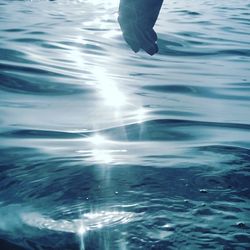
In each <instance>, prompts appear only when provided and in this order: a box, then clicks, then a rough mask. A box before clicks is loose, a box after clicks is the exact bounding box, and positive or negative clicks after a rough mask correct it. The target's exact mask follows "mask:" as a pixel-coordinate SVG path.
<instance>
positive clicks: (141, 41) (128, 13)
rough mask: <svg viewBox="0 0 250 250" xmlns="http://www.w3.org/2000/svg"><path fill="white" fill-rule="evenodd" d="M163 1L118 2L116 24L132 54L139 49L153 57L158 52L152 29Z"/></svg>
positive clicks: (125, 0)
mask: <svg viewBox="0 0 250 250" xmlns="http://www.w3.org/2000/svg"><path fill="white" fill-rule="evenodd" d="M162 3H163V0H120V6H119V17H118V22H119V24H120V27H121V30H122V33H123V37H124V39H125V41H126V42H127V43H128V45H129V46H130V47H131V48H132V50H133V51H134V52H138V51H139V50H140V49H143V50H145V51H146V52H147V53H148V54H150V55H153V54H155V53H157V52H158V46H157V43H156V42H157V34H156V33H155V31H154V29H153V27H154V25H155V22H156V20H157V17H158V15H159V12H160V9H161V6H162Z"/></svg>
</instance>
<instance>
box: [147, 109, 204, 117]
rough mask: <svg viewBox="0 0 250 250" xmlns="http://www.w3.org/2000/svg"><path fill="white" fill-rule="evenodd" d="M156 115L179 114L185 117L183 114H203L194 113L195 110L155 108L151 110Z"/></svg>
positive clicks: (192, 115) (189, 115)
mask: <svg viewBox="0 0 250 250" xmlns="http://www.w3.org/2000/svg"><path fill="white" fill-rule="evenodd" d="M151 113H152V114H154V115H163V116H171V115H173V116H178V117H183V116H187V117H199V116H201V115H200V114H198V113H194V112H189V111H178V110H154V111H153V112H151Z"/></svg>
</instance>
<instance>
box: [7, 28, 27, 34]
mask: <svg viewBox="0 0 250 250" xmlns="http://www.w3.org/2000/svg"><path fill="white" fill-rule="evenodd" d="M3 31H4V32H11V33H12V32H13V33H16V32H25V31H26V30H25V29H18V28H16V29H4V30H3Z"/></svg>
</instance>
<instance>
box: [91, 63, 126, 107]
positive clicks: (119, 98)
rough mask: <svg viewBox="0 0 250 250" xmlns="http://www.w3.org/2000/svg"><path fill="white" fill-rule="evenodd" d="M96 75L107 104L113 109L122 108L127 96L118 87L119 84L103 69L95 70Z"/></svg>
mask: <svg viewBox="0 0 250 250" xmlns="http://www.w3.org/2000/svg"><path fill="white" fill-rule="evenodd" d="M94 75H95V77H96V80H97V81H98V87H99V89H100V92H101V96H102V97H103V98H104V100H105V104H107V105H110V106H113V107H118V108H119V107H121V106H123V105H124V104H125V103H126V97H125V95H124V94H123V93H122V92H121V91H120V89H119V88H118V87H117V84H116V83H115V82H114V80H113V79H111V78H110V77H109V76H108V75H107V74H106V72H105V71H104V70H103V69H101V68H95V70H94Z"/></svg>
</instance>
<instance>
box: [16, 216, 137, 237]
mask: <svg viewBox="0 0 250 250" xmlns="http://www.w3.org/2000/svg"><path fill="white" fill-rule="evenodd" d="M20 217H21V219H22V221H23V222H24V223H25V224H27V225H28V226H31V227H36V228H39V229H47V230H52V231H58V232H65V233H75V234H77V235H80V236H81V235H83V234H85V233H86V232H88V231H90V230H97V229H101V228H103V227H109V226H115V225H120V224H126V223H128V222H130V221H132V220H133V218H134V214H133V213H130V212H118V211H114V212H109V211H100V212H95V213H86V214H83V215H82V216H81V217H80V218H78V219H73V220H66V219H61V220H54V219H52V218H49V217H46V216H43V215H42V214H40V213H35V212H34V213H22V214H21V216H20Z"/></svg>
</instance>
